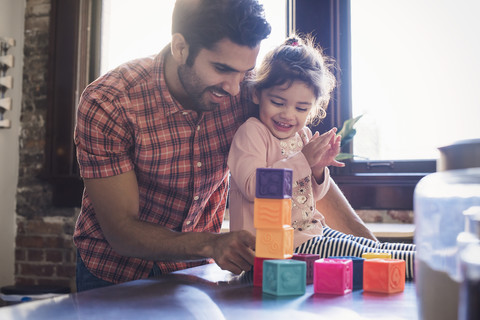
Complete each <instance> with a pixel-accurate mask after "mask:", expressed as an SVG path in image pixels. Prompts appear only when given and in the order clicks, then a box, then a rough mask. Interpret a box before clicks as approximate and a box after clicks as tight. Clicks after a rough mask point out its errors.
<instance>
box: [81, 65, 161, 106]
mask: <svg viewBox="0 0 480 320" xmlns="http://www.w3.org/2000/svg"><path fill="white" fill-rule="evenodd" d="M156 60H157V59H156V57H155V56H149V57H145V58H140V59H135V60H132V61H129V62H126V63H123V64H121V65H119V66H118V67H116V68H115V69H112V70H110V71H108V72H106V73H105V74H103V75H102V76H100V77H99V78H98V79H96V80H95V81H93V82H92V83H91V84H90V85H89V86H87V88H86V89H85V91H84V95H93V96H95V98H100V99H101V100H107V101H113V100H116V99H118V98H119V97H122V96H124V95H127V94H128V93H129V92H130V91H132V90H134V89H135V88H136V87H139V86H141V87H145V86H144V84H147V83H148V82H150V81H152V78H153V77H154V76H155V74H154V70H155V67H154V66H155V64H156Z"/></svg>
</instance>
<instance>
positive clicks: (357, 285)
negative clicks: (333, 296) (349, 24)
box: [328, 256, 365, 291]
mask: <svg viewBox="0 0 480 320" xmlns="http://www.w3.org/2000/svg"><path fill="white" fill-rule="evenodd" d="M328 258H330V259H350V260H352V263H353V284H352V290H354V291H355V290H362V289H363V261H364V260H365V259H364V258H359V257H354V256H336V257H328Z"/></svg>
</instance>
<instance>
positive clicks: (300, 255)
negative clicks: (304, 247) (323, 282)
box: [292, 253, 320, 284]
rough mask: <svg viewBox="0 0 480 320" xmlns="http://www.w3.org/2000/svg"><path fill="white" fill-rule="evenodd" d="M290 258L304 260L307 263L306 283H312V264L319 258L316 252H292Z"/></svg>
mask: <svg viewBox="0 0 480 320" xmlns="http://www.w3.org/2000/svg"><path fill="white" fill-rule="evenodd" d="M292 259H294V260H300V261H305V262H306V263H307V284H312V283H313V266H314V264H315V261H317V260H318V259H320V255H318V254H309V253H294V254H293V257H292Z"/></svg>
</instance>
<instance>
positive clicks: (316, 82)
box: [228, 36, 415, 279]
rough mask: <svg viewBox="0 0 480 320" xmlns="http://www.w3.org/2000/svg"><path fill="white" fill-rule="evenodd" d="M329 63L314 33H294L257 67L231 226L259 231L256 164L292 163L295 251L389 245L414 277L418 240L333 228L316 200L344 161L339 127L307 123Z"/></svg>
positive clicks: (236, 164) (320, 103)
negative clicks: (253, 111)
mask: <svg viewBox="0 0 480 320" xmlns="http://www.w3.org/2000/svg"><path fill="white" fill-rule="evenodd" d="M329 69H330V65H329V64H328V60H327V58H326V57H324V56H323V54H322V51H321V50H320V48H316V47H315V46H314V44H313V41H312V39H310V38H305V39H301V38H299V37H297V36H293V37H290V38H289V39H287V40H286V41H285V43H284V44H282V45H280V46H279V47H277V48H276V49H274V50H272V51H271V52H269V53H268V54H267V55H266V57H265V59H264V61H263V62H262V64H261V65H260V67H259V69H258V70H257V71H256V76H255V79H254V81H253V83H252V85H253V101H254V103H256V104H258V105H259V110H258V115H257V116H256V117H252V118H249V119H248V120H247V121H246V122H245V123H244V124H243V125H242V126H241V127H240V128H239V129H238V131H237V133H236V134H235V137H234V138H233V142H232V146H231V149H230V154H229V157H228V166H229V168H230V172H231V189H230V205H229V211H230V228H231V230H242V229H245V230H248V231H250V232H252V233H253V234H255V228H254V226H253V211H254V210H253V202H254V198H255V173H256V169H257V168H265V167H270V168H290V169H292V170H293V186H292V227H293V228H294V248H295V249H294V251H295V253H314V254H319V255H320V257H322V258H325V257H329V256H357V257H361V256H362V254H363V253H364V252H390V253H391V255H392V258H395V259H403V260H405V261H406V277H407V278H409V279H410V278H413V263H414V256H415V245H412V244H403V243H398V244H394V243H380V242H375V241H372V240H370V239H366V238H360V237H354V236H352V235H346V234H343V233H341V232H339V231H335V230H333V229H330V228H329V227H328V226H327V225H326V224H325V222H324V217H323V215H322V214H321V213H320V212H319V211H318V210H316V208H315V202H316V201H317V200H319V199H321V198H322V197H323V196H324V195H325V194H326V192H327V191H328V188H329V182H330V175H329V170H328V166H337V167H342V166H344V164H343V163H341V162H338V161H336V160H335V157H336V156H337V154H338V153H339V151H340V140H341V137H340V136H337V135H336V131H337V130H336V128H333V129H331V130H330V131H328V132H326V133H324V134H322V135H319V134H318V132H316V133H315V134H314V135H312V132H311V131H310V129H309V128H308V127H306V125H307V124H310V123H315V122H317V121H319V120H321V119H323V118H324V117H325V115H326V112H325V109H326V107H327V105H328V101H329V99H330V93H331V91H332V90H333V88H334V86H335V78H334V76H333V74H332V73H331V72H330V70H329Z"/></svg>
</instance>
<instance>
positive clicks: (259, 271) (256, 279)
mask: <svg viewBox="0 0 480 320" xmlns="http://www.w3.org/2000/svg"><path fill="white" fill-rule="evenodd" d="M265 260H272V259H270V258H260V257H255V260H254V262H253V286H254V287H261V286H262V281H263V261H265Z"/></svg>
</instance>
